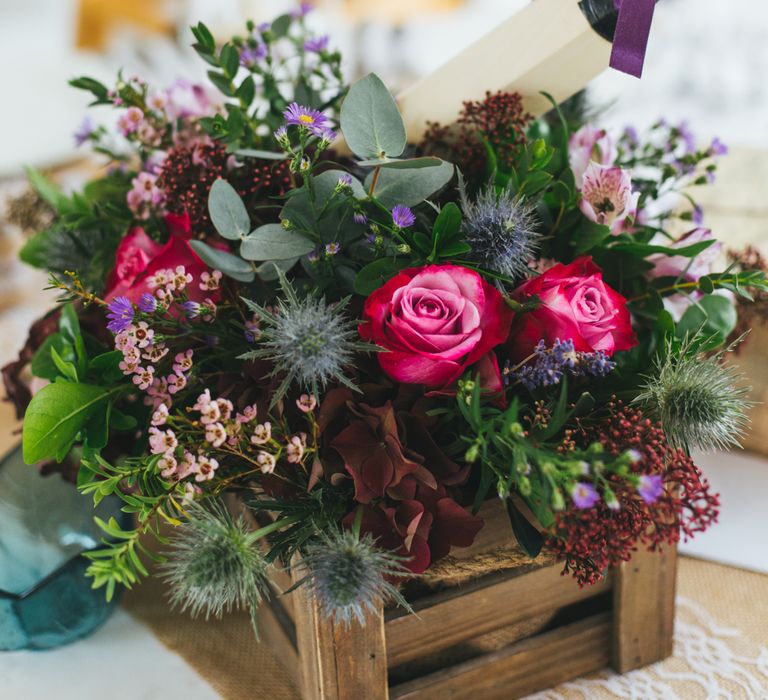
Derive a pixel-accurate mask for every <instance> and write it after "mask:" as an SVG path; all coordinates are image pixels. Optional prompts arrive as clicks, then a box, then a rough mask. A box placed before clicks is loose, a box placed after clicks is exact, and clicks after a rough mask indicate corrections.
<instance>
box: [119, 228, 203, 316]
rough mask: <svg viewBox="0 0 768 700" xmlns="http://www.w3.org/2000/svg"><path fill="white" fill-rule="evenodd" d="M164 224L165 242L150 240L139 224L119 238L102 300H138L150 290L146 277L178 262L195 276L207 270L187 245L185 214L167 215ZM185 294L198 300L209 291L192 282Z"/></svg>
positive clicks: (187, 232)
mask: <svg viewBox="0 0 768 700" xmlns="http://www.w3.org/2000/svg"><path fill="white" fill-rule="evenodd" d="M165 223H166V225H167V227H168V230H169V232H170V236H169V237H168V242H167V243H165V244H163V243H157V242H156V241H153V240H152V239H151V238H150V237H149V236H148V235H147V233H146V232H145V231H144V229H143V228H141V227H140V226H134V227H133V228H132V229H131V230H130V231H128V234H127V235H126V236H125V238H123V240H122V241H120V245H119V246H118V247H117V253H116V254H115V267H114V269H113V270H112V272H111V273H110V275H109V277H108V279H107V290H106V295H105V297H104V299H105V301H107V302H109V301H111V300H112V299H114V298H115V297H121V296H122V297H127V298H128V299H130V300H131V301H132V302H133V303H134V304H136V303H138V301H139V299H140V298H141V295H142V294H144V293H145V292H148V293H150V294H152V293H153V291H154V290H152V289H150V288H149V286H148V284H147V279H148V278H149V277H150V276H151V275H153V274H154V273H155V272H157V271H158V270H164V269H174V270H175V269H176V267H177V266H178V265H183V266H184V267H185V269H186V271H187V273H189V274H191V275H193V277H194V278H195V279H199V278H200V275H201V274H202V273H203V272H205V271H209V270H210V268H209V267H208V266H207V265H206V264H205V263H204V262H203V261H202V260H201V259H200V258H199V257H198V255H197V253H195V251H194V250H192V248H191V247H190V245H189V240H190V238H191V237H192V232H191V230H190V224H189V216H187V215H186V214H184V215H181V216H178V215H175V214H168V215H167V216H166V217H165ZM187 295H188V297H189V298H190V299H191V300H192V301H200V302H202V301H204V299H205V297H207V296H211V293H210V292H208V291H203V290H201V289H200V288H199V285H197V284H195V285H191V286H190V287H188V288H187Z"/></svg>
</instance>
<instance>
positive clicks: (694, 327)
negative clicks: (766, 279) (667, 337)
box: [677, 294, 738, 349]
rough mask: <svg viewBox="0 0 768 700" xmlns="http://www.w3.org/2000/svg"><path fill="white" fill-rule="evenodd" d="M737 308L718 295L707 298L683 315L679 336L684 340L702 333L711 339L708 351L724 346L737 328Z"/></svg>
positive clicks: (678, 328) (678, 325)
mask: <svg viewBox="0 0 768 700" xmlns="http://www.w3.org/2000/svg"><path fill="white" fill-rule="evenodd" d="M737 320H738V318H737V313H736V307H735V306H734V304H733V302H732V301H731V300H730V299H728V298H727V297H721V296H718V295H716V294H712V295H709V296H705V297H703V298H702V299H700V300H699V301H697V302H696V304H694V305H693V306H691V307H689V308H688V310H687V311H686V312H685V313H684V314H683V317H682V318H681V319H680V321H678V324H677V335H678V337H680V338H682V337H684V336H685V335H686V334H688V335H689V336H690V337H692V336H694V335H695V334H696V333H700V334H701V335H702V336H703V337H705V338H711V339H712V340H711V342H710V343H708V349H711V348H713V347H717V346H718V345H722V344H723V343H724V342H725V340H726V338H727V337H728V336H729V335H730V334H731V331H733V329H734V328H735V327H736V322H737Z"/></svg>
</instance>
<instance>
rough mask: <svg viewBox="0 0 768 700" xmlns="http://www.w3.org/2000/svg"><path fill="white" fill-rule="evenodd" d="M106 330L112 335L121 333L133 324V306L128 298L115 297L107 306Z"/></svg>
mask: <svg viewBox="0 0 768 700" xmlns="http://www.w3.org/2000/svg"><path fill="white" fill-rule="evenodd" d="M107 318H108V319H109V323H108V324H107V328H109V330H111V331H112V332H113V333H115V334H117V333H122V332H123V331H124V330H126V329H127V328H128V326H130V325H131V323H133V304H131V300H130V299H128V297H115V298H114V299H113V300H112V301H110V302H109V305H108V306H107Z"/></svg>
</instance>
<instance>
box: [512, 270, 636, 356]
mask: <svg viewBox="0 0 768 700" xmlns="http://www.w3.org/2000/svg"><path fill="white" fill-rule="evenodd" d="M513 296H514V297H515V298H516V299H517V300H518V301H527V300H528V299H530V298H531V297H534V296H535V297H538V299H539V300H540V302H541V306H539V307H538V308H536V309H535V310H533V311H529V312H527V313H524V314H521V315H519V316H518V317H517V319H516V320H515V323H514V325H513V327H512V332H511V334H510V342H509V346H510V353H511V354H512V356H513V358H514V359H516V360H518V361H520V360H522V359H523V358H525V357H527V356H528V355H530V354H531V353H532V352H533V349H534V348H535V347H536V344H537V343H538V342H539V341H540V340H542V339H543V340H544V341H545V342H546V343H547V345H552V344H553V343H554V342H555V340H557V339H560V340H572V341H573V347H574V349H575V350H577V351H581V352H593V351H596V350H602V351H603V352H605V353H606V354H607V355H612V354H613V353H614V352H615V351H617V350H628V349H629V348H631V347H634V346H635V345H637V338H636V336H635V333H634V331H633V330H632V324H631V319H630V316H629V311H627V307H626V299H625V298H624V297H623V296H621V294H619V293H618V292H616V291H615V290H613V289H611V288H610V287H609V286H608V285H607V284H605V282H603V274H602V272H601V270H600V268H599V267H598V266H597V265H595V263H594V262H592V258H590V257H586V256H584V257H581V258H577V259H576V260H574V261H573V262H572V263H571V264H570V265H563V264H562V263H559V264H557V265H555V266H554V267H552V268H550V269H549V270H547V271H546V272H545V273H544V274H542V275H539V276H538V277H534V278H533V279H530V280H528V281H527V282H525V283H524V284H522V285H521V286H520V287H518V288H517V290H515V293H514V295H513Z"/></svg>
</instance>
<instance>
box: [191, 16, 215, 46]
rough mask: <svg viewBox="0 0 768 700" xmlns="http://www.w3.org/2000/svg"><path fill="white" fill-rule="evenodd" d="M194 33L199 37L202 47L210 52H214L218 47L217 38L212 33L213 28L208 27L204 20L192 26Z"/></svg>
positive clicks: (196, 37)
mask: <svg viewBox="0 0 768 700" xmlns="http://www.w3.org/2000/svg"><path fill="white" fill-rule="evenodd" d="M192 34H193V35H194V37H195V39H197V41H198V43H199V44H200V46H201V48H204V49H205V50H206V51H208V53H213V51H214V49H215V48H216V40H215V39H214V38H213V34H211V30H210V29H208V27H206V26H205V25H204V24H203V23H202V22H198V23H197V26H194V27H192Z"/></svg>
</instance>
